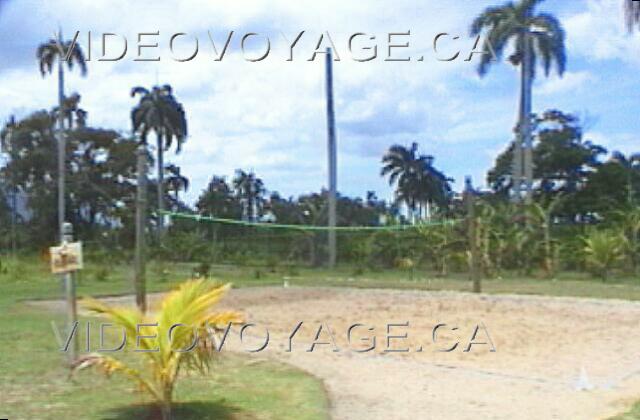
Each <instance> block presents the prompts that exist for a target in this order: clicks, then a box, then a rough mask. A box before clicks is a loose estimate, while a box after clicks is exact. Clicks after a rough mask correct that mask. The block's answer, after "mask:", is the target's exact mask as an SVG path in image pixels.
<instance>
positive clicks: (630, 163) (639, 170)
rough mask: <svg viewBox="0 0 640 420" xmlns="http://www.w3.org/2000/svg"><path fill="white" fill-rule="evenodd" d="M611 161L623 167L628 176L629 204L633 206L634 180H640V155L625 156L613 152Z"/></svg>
mask: <svg viewBox="0 0 640 420" xmlns="http://www.w3.org/2000/svg"><path fill="white" fill-rule="evenodd" d="M611 160H612V161H614V162H616V163H617V164H619V165H620V166H622V167H623V168H624V170H625V173H626V174H627V185H626V188H627V204H629V205H630V206H633V202H634V196H633V193H634V190H635V188H634V187H635V185H634V180H635V179H640V153H634V154H632V155H629V156H625V155H624V153H622V152H613V153H612V157H611ZM634 174H635V176H634Z"/></svg>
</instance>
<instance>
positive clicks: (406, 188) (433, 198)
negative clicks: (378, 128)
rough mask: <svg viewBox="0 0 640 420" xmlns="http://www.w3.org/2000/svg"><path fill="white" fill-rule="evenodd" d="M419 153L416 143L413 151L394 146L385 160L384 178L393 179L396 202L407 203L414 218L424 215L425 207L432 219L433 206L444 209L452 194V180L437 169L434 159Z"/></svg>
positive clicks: (382, 174)
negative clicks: (450, 183)
mask: <svg viewBox="0 0 640 420" xmlns="http://www.w3.org/2000/svg"><path fill="white" fill-rule="evenodd" d="M417 151H418V144H417V143H415V142H414V143H413V144H412V145H411V147H410V148H406V147H404V146H401V145H393V146H391V147H390V148H389V150H388V151H387V153H385V155H384V156H383V157H382V164H383V166H382V170H381V171H380V175H381V176H389V185H395V186H396V191H395V196H396V202H400V203H404V204H405V205H406V206H407V208H408V209H409V212H410V213H411V216H412V217H414V218H415V216H416V213H418V214H419V215H422V209H423V207H425V208H426V209H427V215H428V216H430V213H431V212H430V208H431V206H432V205H434V204H435V205H437V206H443V205H444V204H446V202H447V200H448V198H449V196H450V193H451V187H450V185H449V182H451V179H450V178H447V177H446V176H445V175H444V174H443V173H442V172H440V171H438V170H437V169H436V168H435V167H434V166H433V161H434V158H433V156H429V155H418V153H417Z"/></svg>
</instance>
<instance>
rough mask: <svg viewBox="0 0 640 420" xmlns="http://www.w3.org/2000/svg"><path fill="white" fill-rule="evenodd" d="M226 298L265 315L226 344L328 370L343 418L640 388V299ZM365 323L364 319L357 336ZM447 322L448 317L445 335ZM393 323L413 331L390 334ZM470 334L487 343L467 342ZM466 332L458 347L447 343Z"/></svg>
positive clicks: (534, 406)
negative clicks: (636, 301) (350, 339)
mask: <svg viewBox="0 0 640 420" xmlns="http://www.w3.org/2000/svg"><path fill="white" fill-rule="evenodd" d="M157 298H158V296H157V295H156V296H153V297H152V299H151V300H152V301H153V300H157ZM107 300H111V301H113V302H114V303H115V302H117V303H123V302H125V301H126V302H129V301H131V298H128V297H127V298H111V299H107ZM37 304H39V305H47V304H50V303H47V302H39V303H37ZM221 305H222V306H223V307H225V308H233V309H238V310H241V311H243V312H244V313H245V315H246V318H247V320H248V321H250V322H252V323H255V324H256V326H255V327H249V328H247V329H246V330H245V334H244V340H243V341H242V342H240V338H239V328H236V330H234V331H233V332H232V333H231V334H230V335H229V338H228V342H227V343H226V344H225V345H227V348H226V350H228V351H241V352H245V353H247V354H250V357H257V358H272V359H276V360H279V361H284V362H286V363H289V364H291V365H294V366H296V367H299V368H301V369H303V370H305V371H307V372H309V373H311V374H312V375H315V376H317V377H318V378H320V379H322V381H323V382H324V384H325V387H326V389H327V392H328V396H329V399H330V404H331V407H330V412H331V416H332V418H334V419H365V418H366V419H454V418H455V419H472V418H473V419H477V418H493V419H534V418H535V419H540V418H558V419H598V418H606V417H608V416H611V415H615V414H617V413H620V412H623V411H625V410H626V409H628V408H629V407H630V405H631V404H632V403H633V402H634V400H636V399H640V333H639V332H640V325H639V324H640V323H639V322H638V321H639V320H640V304H637V303H633V302H626V301H619V300H595V299H573V298H547V297H528V296H527V297H525V296H490V295H472V294H465V293H454V292H423V291H393V290H359V289H348V288H248V289H238V290H233V291H232V292H231V293H230V294H229V295H228V296H227V297H226V298H225V299H224V301H223V302H222V304H221ZM301 321H302V322H303V324H302V326H301V327H300V328H299V329H298V331H297V332H296V334H295V335H294V337H293V339H291V340H290V338H289V337H290V335H291V334H292V332H293V331H294V329H295V327H296V326H297V325H298V323H299V322H301ZM406 323H408V327H403V326H400V324H406ZM354 324H362V326H359V327H354V329H352V333H353V335H352V341H351V342H349V340H348V339H347V334H348V330H349V327H350V326H352V325H354ZM389 324H395V326H391V327H388V325H389ZM438 324H446V325H445V326H441V327H439V328H437V331H436V335H437V337H436V338H437V339H436V343H434V341H433V331H434V327H435V326H436V325H438ZM320 326H322V331H321V332H320V335H319V338H318V340H316V341H318V342H328V343H329V344H317V345H316V346H315V347H314V349H313V351H312V352H310V351H308V350H310V347H311V344H312V343H313V342H314V338H315V336H316V334H317V332H318V329H319V328H320ZM454 327H457V329H456V330H453V329H452V328H454ZM367 328H371V329H372V330H368V329H367ZM387 328H391V329H390V335H393V336H401V335H403V334H405V333H406V334H407V337H408V338H406V339H403V338H397V337H396V338H391V340H390V343H389V345H387V335H389V334H388V332H387ZM476 328H477V334H476V337H475V340H471V336H472V335H473V334H474V332H475V331H476ZM265 329H268V331H269V334H270V336H269V342H268V345H267V347H266V348H265V349H264V350H263V351H260V352H257V353H250V350H255V349H256V348H258V347H260V346H261V345H262V344H264V342H265V339H264V334H265V333H264V331H265ZM327 330H330V331H331V334H332V336H331V335H329V333H327ZM373 335H375V340H376V342H375V344H376V346H375V349H373V350H371V351H367V352H361V351H358V350H364V349H367V348H370V347H372V346H371V345H372V343H373V342H372V336H373ZM361 339H365V340H361ZM290 341H291V351H288V348H289V345H290ZM470 341H473V342H475V343H478V344H473V345H472V346H471V348H470V351H468V352H466V351H464V350H466V349H467V348H468V345H469V342H470ZM455 343H458V346H457V347H456V348H455V349H454V350H453V351H449V352H444V351H439V350H442V349H445V348H447V347H452V346H453V345H454V344H455ZM482 343H484V344H482ZM336 350H337V351H336ZM389 350H398V351H389ZM399 350H409V351H406V352H405V351H402V352H401V351H399Z"/></svg>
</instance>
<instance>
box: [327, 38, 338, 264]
mask: <svg viewBox="0 0 640 420" xmlns="http://www.w3.org/2000/svg"><path fill="white" fill-rule="evenodd" d="M326 84H327V86H326V88H327V148H328V150H327V151H328V159H329V243H328V245H329V267H332V268H333V267H335V265H336V231H335V227H336V195H337V182H338V171H337V150H336V121H335V110H334V103H333V57H332V54H331V49H330V48H327V54H326Z"/></svg>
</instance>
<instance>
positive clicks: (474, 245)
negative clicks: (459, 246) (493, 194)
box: [464, 176, 482, 293]
mask: <svg viewBox="0 0 640 420" xmlns="http://www.w3.org/2000/svg"><path fill="white" fill-rule="evenodd" d="M464 201H465V204H466V208H467V234H468V241H469V252H470V254H471V255H470V262H469V271H470V275H471V281H472V282H473V292H474V293H480V292H482V284H481V283H480V275H479V273H478V238H477V226H476V223H477V220H476V214H475V195H474V193H473V186H472V184H471V177H470V176H467V177H466V178H465V188H464Z"/></svg>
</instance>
